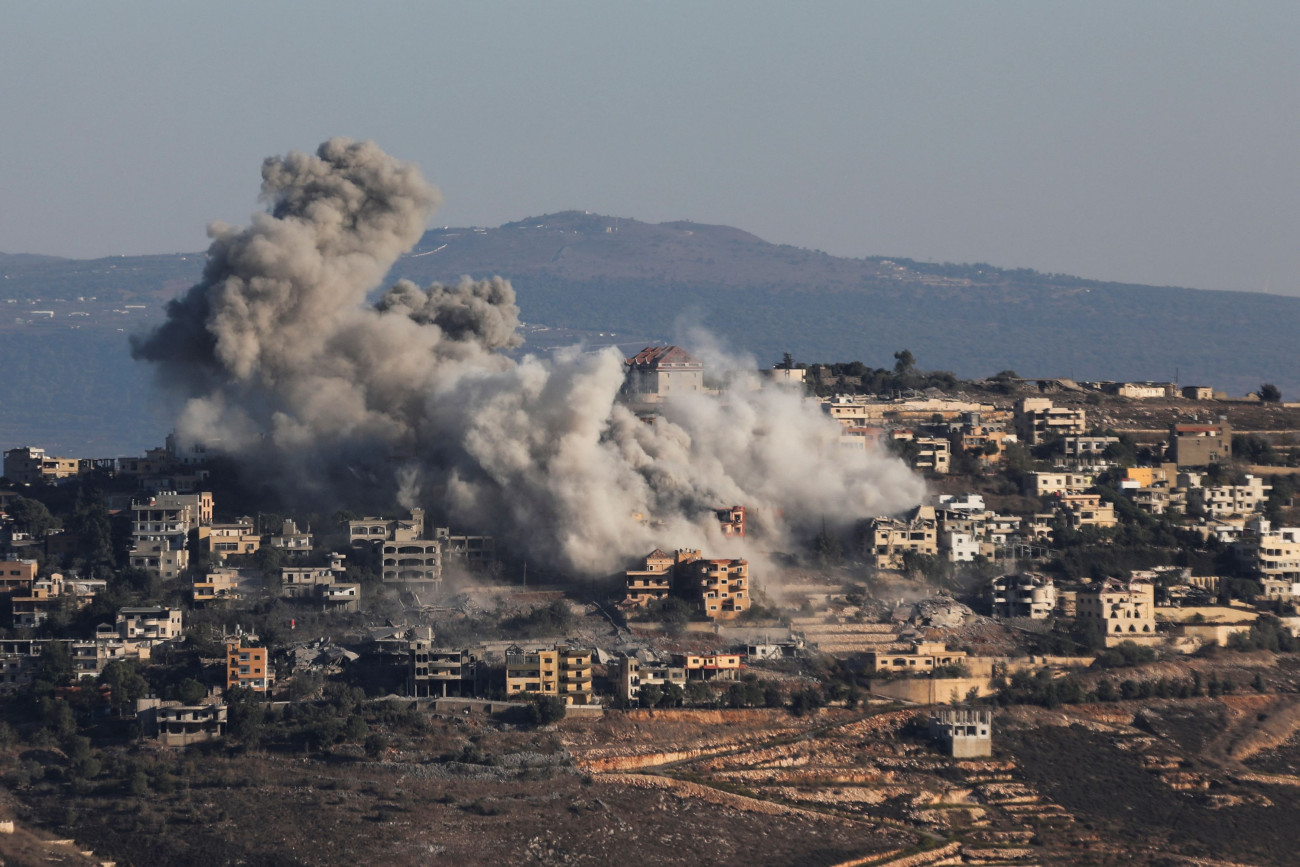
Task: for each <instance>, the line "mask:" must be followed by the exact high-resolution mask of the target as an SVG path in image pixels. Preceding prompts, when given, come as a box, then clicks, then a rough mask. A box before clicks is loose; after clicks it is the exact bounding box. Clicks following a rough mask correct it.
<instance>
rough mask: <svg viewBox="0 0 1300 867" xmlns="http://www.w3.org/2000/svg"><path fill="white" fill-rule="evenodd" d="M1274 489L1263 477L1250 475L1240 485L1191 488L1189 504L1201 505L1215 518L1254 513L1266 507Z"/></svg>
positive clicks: (1188, 494) (1191, 505) (1188, 498)
mask: <svg viewBox="0 0 1300 867" xmlns="http://www.w3.org/2000/svg"><path fill="white" fill-rule="evenodd" d="M1272 490H1273V486H1272V485H1266V484H1264V480H1263V479H1260V478H1257V477H1255V476H1250V475H1248V476H1246V480H1245V482H1244V483H1242V484H1240V485H1214V486H1213V487H1208V488H1200V487H1194V488H1189V489H1188V491H1187V504H1188V506H1189V507H1191V508H1196V507H1200V508H1201V509H1203V510H1204V512H1205V514H1206V515H1209V516H1211V517H1214V518H1227V517H1229V516H1232V515H1253V514H1255V513H1256V512H1258V511H1260V509H1262V508H1263V507H1264V503H1265V502H1266V501H1267V500H1268V495H1269V492H1270V491H1272Z"/></svg>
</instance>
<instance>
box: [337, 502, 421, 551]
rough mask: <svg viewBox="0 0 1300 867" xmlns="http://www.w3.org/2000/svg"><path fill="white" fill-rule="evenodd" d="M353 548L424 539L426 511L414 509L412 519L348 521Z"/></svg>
mask: <svg viewBox="0 0 1300 867" xmlns="http://www.w3.org/2000/svg"><path fill="white" fill-rule="evenodd" d="M347 525H348V538H349V539H351V540H352V545H353V547H355V546H357V545H367V544H371V545H373V544H379V543H382V542H405V541H409V540H412V539H423V538H424V509H412V510H411V517H410V518H360V519H358V520H355V521H348V522H347Z"/></svg>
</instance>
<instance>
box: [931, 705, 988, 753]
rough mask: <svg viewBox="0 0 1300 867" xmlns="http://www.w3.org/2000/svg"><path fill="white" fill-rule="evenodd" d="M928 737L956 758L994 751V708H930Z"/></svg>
mask: <svg viewBox="0 0 1300 867" xmlns="http://www.w3.org/2000/svg"><path fill="white" fill-rule="evenodd" d="M929 730H930V737H931V738H932V739H934V740H935V741H936V742H938V743H939V745H940V746H941V747H942V748H943V751H944V752H945V753H947V754H948V755H950V756H952V757H953V758H955V759H978V758H986V757H988V756H991V755H993V711H991V710H977V709H975V708H965V707H962V708H944V709H942V710H934V711H931V712H930V720H929Z"/></svg>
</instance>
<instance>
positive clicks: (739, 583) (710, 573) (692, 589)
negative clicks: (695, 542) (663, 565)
mask: <svg viewBox="0 0 1300 867" xmlns="http://www.w3.org/2000/svg"><path fill="white" fill-rule="evenodd" d="M677 568H678V572H677V582H678V585H679V587H680V588H681V592H682V593H684V594H685V595H686V596H689V597H692V598H695V599H698V600H699V601H700V605H701V608H702V609H703V611H704V616H705V617H707V618H709V619H710V620H734V619H735V618H737V617H739V616H740V615H742V614H744V613H745V612H746V611H748V610H749V604H750V602H749V561H747V560H706V559H699V560H691V561H690V562H687V563H683V564H681V565H679V566H678V567H677Z"/></svg>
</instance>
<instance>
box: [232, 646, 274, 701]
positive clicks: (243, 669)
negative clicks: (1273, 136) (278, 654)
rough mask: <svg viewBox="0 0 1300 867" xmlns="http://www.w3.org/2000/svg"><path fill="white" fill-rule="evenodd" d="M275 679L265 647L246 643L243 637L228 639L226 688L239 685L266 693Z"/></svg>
mask: <svg viewBox="0 0 1300 867" xmlns="http://www.w3.org/2000/svg"><path fill="white" fill-rule="evenodd" d="M274 680H275V677H274V675H273V673H272V671H271V666H270V658H269V657H268V655H267V649H266V648H265V647H252V646H249V645H246V644H245V643H244V640H243V639H242V638H231V639H228V640H227V641H226V689H234V688H235V687H237V686H239V687H243V688H244V689H251V690H252V691H253V692H262V693H264V692H267V691H268V690H270V688H271V684H272V682H274Z"/></svg>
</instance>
